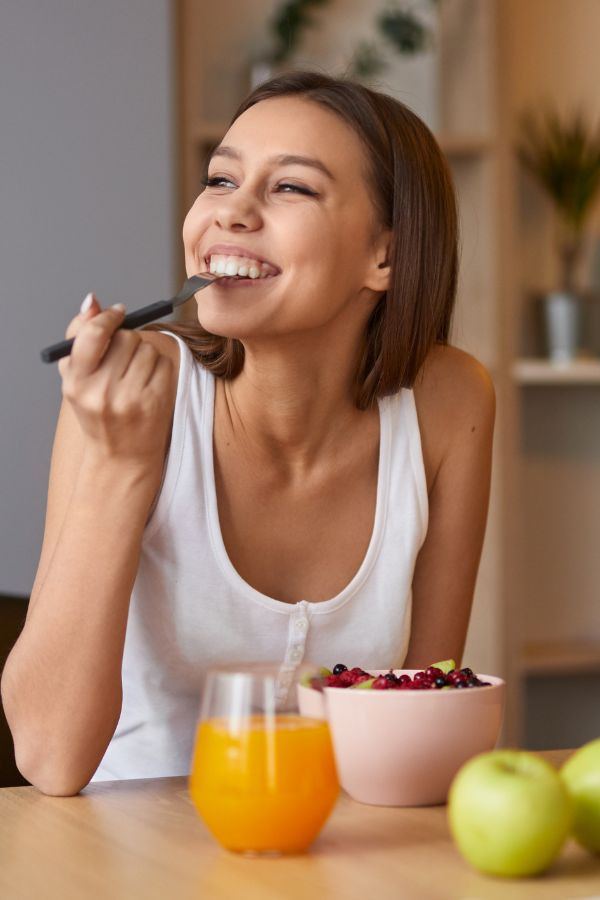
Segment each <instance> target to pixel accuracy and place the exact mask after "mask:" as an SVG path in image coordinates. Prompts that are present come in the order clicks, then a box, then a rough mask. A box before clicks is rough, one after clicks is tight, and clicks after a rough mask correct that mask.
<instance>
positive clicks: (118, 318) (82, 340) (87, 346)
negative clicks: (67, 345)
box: [69, 303, 125, 377]
mask: <svg viewBox="0 0 600 900" xmlns="http://www.w3.org/2000/svg"><path fill="white" fill-rule="evenodd" d="M124 317H125V307H124V306H123V304H121V303H119V304H115V306H111V307H109V309H105V310H103V311H102V312H99V313H97V314H96V315H95V316H93V317H92V318H91V319H90V320H88V321H87V322H83V323H82V324H81V327H80V329H79V332H78V334H77V336H76V338H75V343H74V344H73V349H72V350H71V359H70V363H69V369H71V370H73V372H74V373H76V374H78V375H80V376H83V377H85V376H86V375H90V374H91V373H92V372H95V371H96V369H97V368H98V366H99V365H100V363H101V362H102V359H103V357H104V355H105V354H106V352H107V350H108V348H109V346H110V342H111V340H112V338H113V337H114V334H115V332H116V331H117V329H118V328H119V326H120V325H121V324H122V322H123V319H124Z"/></svg>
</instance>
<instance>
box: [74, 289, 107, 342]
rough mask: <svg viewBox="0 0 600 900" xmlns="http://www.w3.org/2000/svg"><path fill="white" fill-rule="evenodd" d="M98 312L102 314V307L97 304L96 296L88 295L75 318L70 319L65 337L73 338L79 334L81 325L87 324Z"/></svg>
mask: <svg viewBox="0 0 600 900" xmlns="http://www.w3.org/2000/svg"><path fill="white" fill-rule="evenodd" d="M99 312H102V307H101V306H100V304H99V303H98V300H97V298H96V295H95V294H88V295H87V296H86V298H85V300H84V301H83V303H82V304H81V308H80V310H79V312H78V313H77V315H76V316H75V318H74V319H71V321H70V322H69V324H68V326H67V331H66V333H65V337H67V338H72V337H75V335H76V334H78V333H79V330H80V329H81V326H82V325H83V323H84V322H87V321H88V320H89V319H93V317H94V316H97V315H98V313H99Z"/></svg>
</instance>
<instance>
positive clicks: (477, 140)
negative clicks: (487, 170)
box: [436, 134, 493, 160]
mask: <svg viewBox="0 0 600 900" xmlns="http://www.w3.org/2000/svg"><path fill="white" fill-rule="evenodd" d="M436 139H437V142H438V143H439V145H440V147H441V148H442V150H443V151H444V153H445V154H446V156H448V157H450V159H456V160H459V159H474V158H476V157H478V156H485V154H486V153H489V152H490V150H491V149H492V148H493V142H492V141H491V140H490V139H489V138H486V137H480V136H479V135H472V134H463V135H461V134H455V135H451V134H438V135H436Z"/></svg>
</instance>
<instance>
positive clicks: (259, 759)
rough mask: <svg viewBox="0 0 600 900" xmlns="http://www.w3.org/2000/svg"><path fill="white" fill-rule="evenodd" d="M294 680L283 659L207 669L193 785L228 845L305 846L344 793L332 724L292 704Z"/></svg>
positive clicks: (266, 849)
mask: <svg viewBox="0 0 600 900" xmlns="http://www.w3.org/2000/svg"><path fill="white" fill-rule="evenodd" d="M287 686H288V682H287V680H286V676H285V674H282V672H281V669H280V667H279V666H277V665H262V664H261V665H249V664H244V665H242V666H228V667H222V668H219V669H213V670H211V671H210V672H209V673H208V674H207V677H206V682H205V688H204V694H203V699H202V706H201V712H200V720H199V723H198V729H197V733H196V742H195V746H194V755H193V760H192V768H191V774H190V782H189V786H190V793H191V796H192V800H193V802H194V805H195V807H196V809H197V811H198V813H199V814H200V816H201V817H202V819H203V820H204V822H205V824H206V825H207V827H208V829H209V830H210V831H211V833H212V834H213V836H214V837H215V838H216V839H217V840H218V841H219V843H220V844H222V845H223V846H224V847H226V848H227V849H228V850H233V851H237V852H242V853H249V854H282V853H300V852H304V851H305V850H306V849H307V848H308V846H309V845H310V844H311V843H312V842H313V840H314V839H315V838H316V836H317V834H318V833H319V831H320V830H321V828H322V826H323V825H324V824H325V821H326V819H327V817H328V816H329V813H330V812H331V810H332V809H333V806H334V804H335V801H336V798H337V796H338V792H339V783H338V778H337V773H336V768H335V761H334V755H333V747H332V743H331V737H330V734H329V726H328V724H327V722H324V721H321V720H318V719H310V718H307V717H305V716H300V715H299V714H298V712H297V708H296V707H294V706H289V705H288V703H287V699H286V697H287V693H288V691H287ZM293 690H294V686H292V691H293ZM294 696H295V693H294Z"/></svg>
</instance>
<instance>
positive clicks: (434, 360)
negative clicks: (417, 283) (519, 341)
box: [414, 344, 496, 485]
mask: <svg viewBox="0 0 600 900" xmlns="http://www.w3.org/2000/svg"><path fill="white" fill-rule="evenodd" d="M414 396H415V404H416V407H417V415H418V419H419V427H420V431H421V443H422V446H423V457H424V461H425V468H426V472H427V481H428V484H429V485H431V484H432V483H433V480H434V478H435V475H436V473H437V471H438V469H439V466H440V464H441V461H442V460H443V458H444V456H446V454H447V453H448V451H449V449H450V448H451V447H453V446H456V445H457V444H460V443H463V442H464V440H465V439H466V438H469V441H470V442H472V440H473V438H479V439H481V441H482V442H484V443H485V444H490V443H491V440H492V435H493V428H494V419H495V411H496V394H495V390H494V385H493V382H492V379H491V376H490V374H489V372H488V371H487V369H486V368H485V366H483V365H482V364H481V363H480V362H479V361H478V360H477V359H475V357H474V356H471V355H470V354H469V353H465V351H464V350H459V349H458V347H452V346H448V345H442V344H436V345H435V346H434V347H433V348H432V349H431V351H430V352H429V354H428V356H427V358H426V360H425V362H424V364H423V366H422V369H421V371H420V373H419V376H418V377H417V380H416V382H415V385H414Z"/></svg>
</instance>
